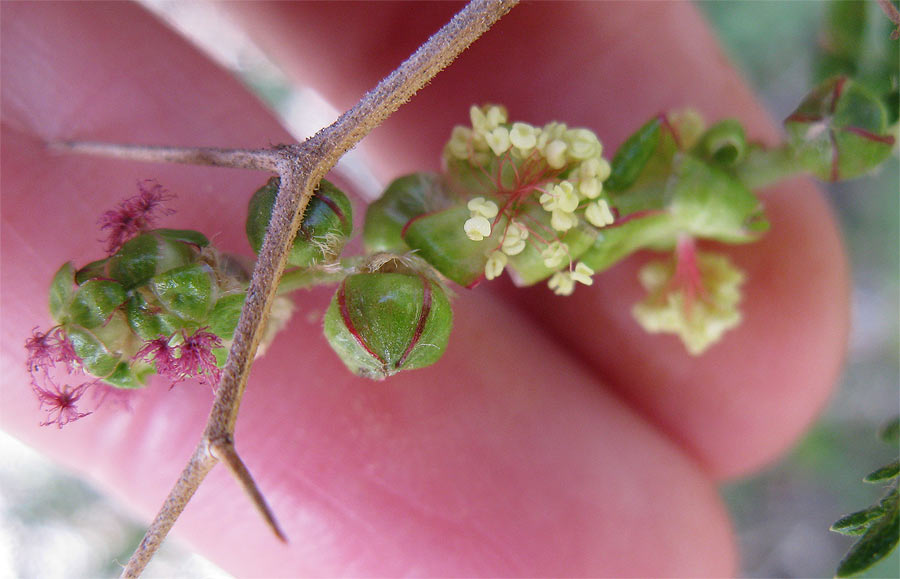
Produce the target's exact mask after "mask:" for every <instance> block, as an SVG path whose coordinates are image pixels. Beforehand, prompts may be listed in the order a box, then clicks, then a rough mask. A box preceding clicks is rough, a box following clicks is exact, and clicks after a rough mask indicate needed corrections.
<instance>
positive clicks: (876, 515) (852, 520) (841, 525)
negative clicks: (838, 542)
mask: <svg viewBox="0 0 900 579" xmlns="http://www.w3.org/2000/svg"><path fill="white" fill-rule="evenodd" d="M883 515H884V511H883V510H882V508H881V505H875V506H872V507H869V508H868V509H864V510H862V511H857V512H855V513H851V514H849V515H845V516H843V517H841V518H840V519H839V520H838V521H837V522H835V523H834V524H833V525H831V530H832V531H834V532H835V533H841V534H842V535H862V534H863V533H865V532H866V529H867V528H868V527H869V523H871V522H872V521H874V520H877V519H880V518H881V517H882V516H883Z"/></svg>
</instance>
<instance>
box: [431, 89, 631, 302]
mask: <svg viewBox="0 0 900 579" xmlns="http://www.w3.org/2000/svg"><path fill="white" fill-rule="evenodd" d="M469 115H470V119H471V124H472V126H471V128H469V127H463V126H457V127H456V128H454V130H453V132H452V135H451V138H450V141H449V142H448V143H447V146H446V148H445V152H444V155H445V161H446V163H447V166H448V172H449V173H450V174H451V177H452V176H453V174H454V173H457V174H462V173H466V172H468V173H471V174H472V175H473V176H474V178H475V179H476V180H477V181H478V182H479V186H478V187H475V188H474V189H480V190H481V191H483V192H484V195H483V196H477V197H474V198H471V199H470V200H469V201H468V205H467V207H468V209H469V212H470V217H469V219H468V220H466V222H465V224H464V231H465V234H466V236H467V237H468V238H469V239H470V240H472V241H476V242H482V241H484V240H486V239H489V238H491V239H492V243H496V244H497V246H496V248H495V249H493V250H491V251H490V252H489V253H488V258H487V262H486V263H485V266H484V276H485V278H487V279H489V280H490V279H494V278H496V277H497V276H499V275H500V274H501V273H502V272H503V270H504V268H505V267H506V265H507V263H508V262H509V258H510V257H514V256H516V255H519V254H521V253H522V252H523V251H524V250H525V248H526V245H528V244H532V245H533V246H534V247H535V249H536V250H537V252H538V253H539V254H540V256H541V258H542V260H543V264H544V267H546V268H552V269H556V268H567V269H568V271H566V272H559V271H558V272H556V274H554V275H553V277H551V279H550V282H549V285H550V288H551V289H553V291H554V292H556V293H557V294H560V295H569V294H571V293H572V291H573V290H574V284H575V282H579V283H585V284H588V285H589V284H590V276H591V275H593V273H594V272H593V271H592V270H591V269H590V268H589V267H587V265H585V264H577V265H576V264H575V263H573V258H572V255H571V252H570V246H569V244H568V243H567V242H566V241H564V240H563V237H565V235H566V234H567V233H568V232H569V231H571V230H574V229H576V228H578V227H580V226H586V227H587V225H585V224H584V222H587V223H588V224H590V226H593V227H594V228H598V229H599V228H603V227H607V226H609V225H612V224H613V223H614V222H615V219H616V218H615V215H614V213H613V210H612V208H611V207H610V204H609V201H608V200H607V199H606V197H605V194H604V191H603V182H604V181H605V180H606V179H607V178H608V177H609V175H610V165H609V162H608V161H607V160H606V159H604V158H603V156H602V155H603V146H602V145H601V143H600V141H599V139H597V136H596V135H595V134H594V133H593V132H592V131H590V130H588V129H581V128H574V129H570V128H568V127H567V126H566V125H564V124H562V123H556V122H553V123H549V124H547V125H545V126H544V127H535V126H533V125H530V124H528V123H522V122H514V123H509V121H508V115H507V113H506V110H505V109H504V108H503V107H501V106H497V105H485V106H483V107H478V106H473V107H472V108H471V109H470V111H469ZM472 190H473V187H471V186H470V187H466V193H467V194H469V195H471V192H472ZM535 208H539V209H540V210H541V211H539V212H535V211H533V209H535ZM541 213H542V214H541ZM498 227H499V228H501V229H500V233H499V235H497V236H496V239H495V238H493V237H492V235H493V233H494V230H495V228H498ZM548 275H549V274H548Z"/></svg>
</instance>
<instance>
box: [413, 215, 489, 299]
mask: <svg viewBox="0 0 900 579" xmlns="http://www.w3.org/2000/svg"><path fill="white" fill-rule="evenodd" d="M470 216H471V213H470V211H469V210H468V209H467V208H466V206H465V205H457V206H454V207H451V208H450V209H445V210H443V211H437V212H435V213H427V214H425V215H422V216H420V217H418V218H416V219H413V220H412V221H410V222H409V223H408V224H407V225H406V229H405V231H404V234H403V239H404V241H406V244H407V245H408V246H409V247H410V248H411V249H414V250H416V252H417V255H418V256H419V257H421V258H422V259H424V260H425V261H427V262H428V263H430V264H431V265H432V266H433V267H434V268H435V269H436V270H438V271H439V272H441V274H443V275H444V276H445V277H447V278H448V279H450V280H452V281H454V282H456V283H458V284H459V285H461V286H465V287H473V286H474V285H475V284H477V283H478V282H479V281H481V279H482V277H484V265H485V264H486V263H487V259H488V255H490V254H491V252H493V251H494V250H496V249H497V248H498V247H499V246H500V238H501V236H502V235H503V229H504V228H505V227H506V218H505V217H501V219H500V221H499V222H497V223H496V224H494V227H493V230H492V232H491V236H490V237H489V238H485V239H482V240H481V241H472V240H471V239H469V238H468V237H467V236H466V232H465V230H464V229H463V226H464V225H465V223H466V220H467V219H469V217H470Z"/></svg>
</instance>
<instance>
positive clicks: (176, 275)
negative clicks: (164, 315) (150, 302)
mask: <svg viewBox="0 0 900 579" xmlns="http://www.w3.org/2000/svg"><path fill="white" fill-rule="evenodd" d="M215 279H216V278H215V273H214V272H213V271H212V269H211V268H210V267H209V266H208V265H206V264H205V263H192V264H190V265H185V266H182V267H176V268H175V269H170V270H168V271H166V272H164V273H161V274H159V275H157V276H154V277H153V278H152V279H151V280H150V281H149V282H148V284H147V287H148V288H149V289H150V291H152V292H153V294H154V295H155V296H156V297H157V299H158V300H159V302H160V304H161V305H162V306H163V307H165V308H166V309H167V310H169V312H171V313H172V314H175V315H176V316H178V317H179V318H182V319H184V320H191V321H194V322H203V321H204V320H206V316H207V315H208V314H209V311H210V310H211V309H212V306H213V304H214V303H215V300H216V297H217V296H216V295H215V293H216V291H217V286H216V285H215Z"/></svg>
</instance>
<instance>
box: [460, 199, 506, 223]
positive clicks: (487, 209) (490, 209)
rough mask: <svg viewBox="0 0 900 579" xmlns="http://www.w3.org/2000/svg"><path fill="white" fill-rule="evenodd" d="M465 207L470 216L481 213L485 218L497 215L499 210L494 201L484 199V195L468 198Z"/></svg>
mask: <svg viewBox="0 0 900 579" xmlns="http://www.w3.org/2000/svg"><path fill="white" fill-rule="evenodd" d="M466 207H467V208H468V209H469V211H471V212H472V217H475V216H477V215H481V216H482V217H484V218H485V219H493V218H494V217H497V213H498V212H499V211H500V209H499V208H498V207H497V204H496V203H494V202H493V201H485V199H484V197H475V198H473V199H469V202H468V203H466Z"/></svg>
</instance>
